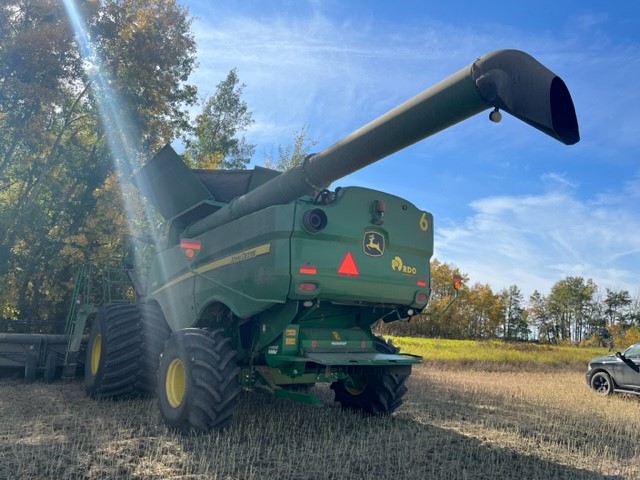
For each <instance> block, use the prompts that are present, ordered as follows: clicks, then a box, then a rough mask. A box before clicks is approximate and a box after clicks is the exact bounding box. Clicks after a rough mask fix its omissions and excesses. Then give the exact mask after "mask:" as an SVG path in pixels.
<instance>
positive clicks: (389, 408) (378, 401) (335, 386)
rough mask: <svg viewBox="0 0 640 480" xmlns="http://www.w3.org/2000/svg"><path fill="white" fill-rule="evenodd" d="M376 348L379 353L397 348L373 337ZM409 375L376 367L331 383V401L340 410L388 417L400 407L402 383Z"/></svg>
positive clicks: (395, 351)
mask: <svg viewBox="0 0 640 480" xmlns="http://www.w3.org/2000/svg"><path fill="white" fill-rule="evenodd" d="M375 344H376V349H377V350H378V351H380V352H381V353H398V352H399V351H400V349H399V348H397V347H395V346H394V345H393V344H392V343H390V342H389V343H387V342H385V341H384V340H383V339H381V338H378V337H376V339H375ZM407 378H409V375H402V374H397V373H391V371H390V369H388V368H384V367H378V368H377V369H375V370H372V371H371V372H370V373H367V371H366V370H364V369H363V371H362V372H361V373H360V374H354V375H353V376H351V377H350V378H348V379H345V380H340V381H337V382H334V383H332V384H331V389H332V390H333V391H334V394H335V401H336V402H339V403H340V405H341V406H342V408H344V409H347V410H353V411H359V412H362V413H363V414H365V415H372V416H382V415H390V414H391V413H393V412H394V411H395V410H396V409H397V408H398V407H399V406H400V405H402V401H403V397H404V395H405V394H406V393H407V387H406V386H405V382H406V380H407Z"/></svg>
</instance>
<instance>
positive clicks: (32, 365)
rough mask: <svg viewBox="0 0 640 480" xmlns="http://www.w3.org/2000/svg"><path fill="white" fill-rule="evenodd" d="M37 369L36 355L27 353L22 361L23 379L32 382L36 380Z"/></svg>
mask: <svg viewBox="0 0 640 480" xmlns="http://www.w3.org/2000/svg"><path fill="white" fill-rule="evenodd" d="M37 371H38V357H37V356H35V355H34V354H33V353H28V354H27V357H26V358H25V361H24V381H25V382H26V383H33V382H35V381H36V373H37Z"/></svg>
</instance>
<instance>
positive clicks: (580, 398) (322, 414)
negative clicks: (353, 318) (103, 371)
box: [0, 365, 640, 480]
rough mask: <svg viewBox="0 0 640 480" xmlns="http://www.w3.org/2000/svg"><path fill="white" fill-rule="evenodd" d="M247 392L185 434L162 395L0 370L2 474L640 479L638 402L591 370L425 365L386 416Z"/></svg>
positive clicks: (327, 399) (324, 392)
mask: <svg viewBox="0 0 640 480" xmlns="http://www.w3.org/2000/svg"><path fill="white" fill-rule="evenodd" d="M313 391H314V392H315V393H316V394H317V395H318V396H319V397H320V398H321V400H322V402H323V405H322V406H320V407H313V406H308V405H303V404H299V403H295V402H292V401H289V400H283V399H276V398H273V397H271V396H267V395H264V394H260V393H257V392H243V393H242V394H241V397H240V401H239V406H238V411H237V415H236V418H235V421H234V424H233V425H232V426H231V427H230V428H229V429H228V430H225V431H222V432H218V431H214V432H211V433H208V434H200V435H192V436H186V437H184V436H181V435H179V434H177V433H175V432H172V431H170V430H168V429H167V428H165V426H164V425H163V423H162V419H161V417H160V414H159V412H158V409H157V406H156V404H155V400H154V399H140V400H129V401H119V402H112V401H95V400H92V399H89V398H87V397H85V395H84V390H83V387H82V384H81V382H79V381H76V382H71V383H64V382H57V383H54V384H51V385H47V384H44V383H35V384H29V385H25V384H24V382H23V380H22V379H20V378H11V377H6V376H5V377H2V378H0V420H1V422H0V479H33V478H36V479H39V478H43V479H44V478H56V479H84V478H87V479H88V478H101V479H147V478H152V479H160V478H172V479H173V478H180V479H225V480H228V479H270V478H274V479H344V478H354V479H392V478H393V479H405V478H406V479H418V478H439V479H440V478H445V479H446V478H451V479H464V478H487V479H489V478H491V479H494V478H503V479H516V478H517V479H522V478H527V479H534V478H539V479H550V478H571V479H574V478H575V479H592V478H593V479H596V478H598V479H603V478H605V479H609V480H618V479H640V398H638V397H627V396H614V397H612V398H603V397H599V396H597V395H596V394H595V393H593V392H591V391H590V390H589V389H588V388H587V386H586V385H585V383H584V376H583V372H577V371H555V372H547V373H545V372H483V371H462V370H446V369H445V370H442V369H435V368H432V367H430V366H429V365H422V366H419V367H417V368H416V369H415V370H414V374H413V375H412V377H411V378H410V380H409V393H408V395H407V397H405V403H404V404H403V405H402V406H401V407H400V409H399V410H398V411H397V412H396V413H395V414H394V415H393V416H392V417H388V418H363V417H361V416H359V415H356V414H352V413H349V412H345V411H342V410H341V409H340V408H339V407H338V406H337V404H335V403H334V402H333V399H332V392H331V391H330V390H329V389H328V388H326V387H324V386H322V387H315V388H314V389H313Z"/></svg>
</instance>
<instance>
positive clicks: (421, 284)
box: [417, 280, 427, 287]
mask: <svg viewBox="0 0 640 480" xmlns="http://www.w3.org/2000/svg"><path fill="white" fill-rule="evenodd" d="M417 283H418V286H419V287H426V286H427V281H426V280H418V282H417Z"/></svg>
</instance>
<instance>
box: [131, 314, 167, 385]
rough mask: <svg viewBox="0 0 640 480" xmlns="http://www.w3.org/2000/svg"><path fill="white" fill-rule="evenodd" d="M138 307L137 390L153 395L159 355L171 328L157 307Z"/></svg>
mask: <svg viewBox="0 0 640 480" xmlns="http://www.w3.org/2000/svg"><path fill="white" fill-rule="evenodd" d="M139 307H140V314H141V316H142V318H141V320H142V323H141V325H142V330H141V334H142V346H141V348H140V351H141V355H142V356H141V358H140V370H139V372H138V379H139V388H140V390H141V391H143V392H146V393H155V392H156V381H157V378H158V365H159V364H160V355H161V354H162V350H163V349H164V345H165V343H166V341H167V340H168V339H169V336H170V335H171V328H169V325H167V321H166V320H165V318H164V314H163V313H162V310H160V307H158V306H157V305H155V304H142V305H140V306H139Z"/></svg>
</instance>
